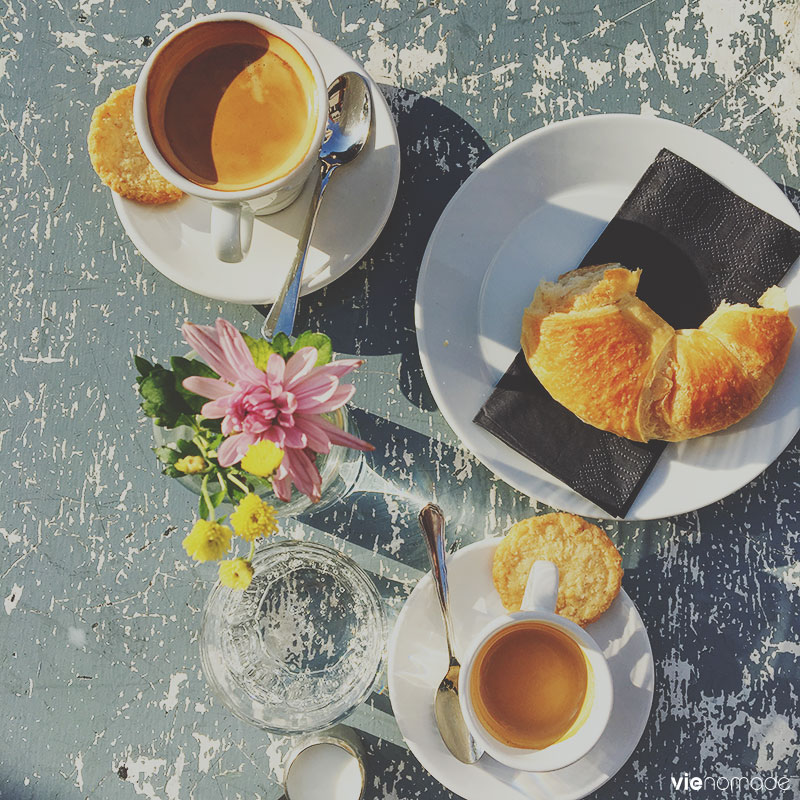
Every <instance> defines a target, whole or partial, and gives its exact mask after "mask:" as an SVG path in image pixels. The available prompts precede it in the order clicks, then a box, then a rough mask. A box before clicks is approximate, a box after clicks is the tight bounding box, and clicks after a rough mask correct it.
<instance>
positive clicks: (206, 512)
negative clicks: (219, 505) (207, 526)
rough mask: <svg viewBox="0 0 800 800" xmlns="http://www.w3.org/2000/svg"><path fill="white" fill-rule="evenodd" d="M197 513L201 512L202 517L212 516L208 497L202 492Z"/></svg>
mask: <svg viewBox="0 0 800 800" xmlns="http://www.w3.org/2000/svg"><path fill="white" fill-rule="evenodd" d="M197 513H198V514H200V519H208V518H209V517H210V516H211V509H210V508H209V507H208V503H206V498H205V497H204V496H203V495H202V494H201V495H200V502H199V503H198V506H197Z"/></svg>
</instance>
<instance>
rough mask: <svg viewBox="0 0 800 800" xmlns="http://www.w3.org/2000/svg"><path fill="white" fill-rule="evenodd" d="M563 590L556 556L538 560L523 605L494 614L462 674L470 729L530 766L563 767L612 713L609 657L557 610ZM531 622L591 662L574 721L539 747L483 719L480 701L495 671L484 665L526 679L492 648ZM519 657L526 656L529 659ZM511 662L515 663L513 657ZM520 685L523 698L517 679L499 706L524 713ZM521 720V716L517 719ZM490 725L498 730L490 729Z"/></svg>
mask: <svg viewBox="0 0 800 800" xmlns="http://www.w3.org/2000/svg"><path fill="white" fill-rule="evenodd" d="M557 595H558V568H557V567H556V566H555V564H553V563H551V562H550V561H537V562H536V563H535V564H534V565H533V568H532V569H531V572H530V575H529V577H528V582H527V585H526V588H525V595H524V597H523V600H522V608H521V610H520V611H518V612H516V613H512V614H506V615H504V616H502V617H499V618H497V619H495V620H493V621H492V622H490V623H489V624H488V625H487V626H486V627H485V628H484V629H483V630H482V631H481V632H480V633H479V634H478V635H477V637H475V639H474V640H473V642H472V644H471V646H470V648H469V651H468V654H467V657H466V658H465V659H464V662H463V665H462V667H461V674H460V677H459V700H460V703H461V711H462V713H463V715H464V721H465V722H466V725H467V728H468V729H469V731H470V733H471V734H472V735H473V737H474V738H475V740H476V741H477V742H478V744H480V745H481V746H482V747H483V748H484V750H485V751H486V752H487V753H488V754H489V755H490V756H491V757H492V758H494V759H495V760H496V761H499V762H500V763H502V764H505V765H506V766H508V767H511V768H512V769H517V770H521V771H525V772H548V771H550V770H555V769H561V768H562V767H566V766H568V765H569V764H572V763H573V762H575V761H577V760H578V759H579V758H582V757H583V756H585V755H586V754H587V753H588V752H589V751H590V750H591V749H592V748H593V747H594V745H595V744H597V742H598V740H599V739H600V737H601V736H602V735H603V731H604V730H605V728H606V726H607V724H608V720H609V717H610V716H611V707H612V703H613V691H614V689H613V683H612V679H611V672H610V670H609V668H608V664H607V662H606V659H605V657H604V656H603V653H602V651H601V650H600V648H599V647H598V645H597V643H596V642H595V641H594V639H592V637H591V636H590V635H589V634H588V633H586V631H584V630H583V629H582V628H581V627H579V626H578V625H576V624H575V623H573V622H571V621H570V620H568V619H565V618H564V617H561V616H559V615H558V614H556V613H555V607H556V597H557ZM525 626H527V629H531V630H532V629H536V630H539V629H540V630H541V633H542V634H543V635H549V636H551V637H554V641H556V644H557V641H563V643H564V644H566V645H567V649H569V650H572V651H574V652H575V653H577V654H579V655H578V656H577V657H578V658H581V659H583V665H585V672H581V674H582V675H584V676H585V690H584V692H583V693H582V694H576V695H575V697H574V704H575V708H576V710H575V711H572V712H571V714H572V716H571V717H570V719H571V722H569V723H568V726H567V728H566V730H564V731H563V732H562V733H560V734H557V738H556V739H555V740H554V741H552V743H549V744H547V745H546V746H541V747H538V748H535V747H521V746H518V745H513V744H510V743H509V742H508V741H503V740H501V738H499V734H497V733H496V731H497V730H499V729H500V728H502V724H503V720H501V719H497V720H495V722H496V723H498V724H492V725H491V726H490V725H489V723H488V722H487V723H486V724H484V722H482V721H481V714H480V713H478V705H479V704H482V703H483V700H482V696H481V691H480V689H481V683H480V681H481V680H486V681H488V680H489V679H490V678H489V676H484V675H483V670H486V669H489V668H490V669H491V670H492V671H496V672H494V674H493V675H492V676H491V677H492V679H498V678H499V679H502V678H504V677H505V678H506V679H508V680H512V679H514V680H520V677H521V676H520V675H519V674H516V675H505V676H504V675H503V669H504V662H503V659H502V652H501V651H494V658H493V660H491V661H489V660H488V659H489V658H491V656H492V654H493V651H492V648H493V646H495V643H497V642H499V641H502V640H503V638H504V637H508V636H510V635H512V634H515V633H519V632H522V631H524V630H525V629H526V628H525ZM564 637H566V640H564ZM543 641H545V640H543ZM573 645H574V647H573ZM542 646H543V647H545V646H547V647H549V648H550V649H549V650H548V651H547V652H548V653H550V652H557V651H556V650H554V649H553V648H552V647H550V645H549V644H548V645H542ZM498 654H499V656H498ZM548 657H549V655H548ZM495 662H497V663H495ZM519 663H523V664H524V663H525V662H524V660H523V661H521V662H519ZM519 663H517V668H519ZM490 664H491V667H489V665H490ZM506 665H507V666H509V668H511V665H510V662H508V663H507V664H506ZM540 677H541V676H540ZM563 677H564V676H563V675H561V674H560V673H559V674H558V675H557V680H556V682H557V683H558V685H559V691H560V689H561V688H563V687H564V686H565V685H567V684H568V683H569V681H565V680H563ZM521 680H530V681H536V680H537V675H536V674H530V675H523V676H522V677H521ZM576 685H577V684H576ZM516 687H518V688H519V689H520V702H523V687H521V686H520V685H519V683H517V684H515V685H513V686H512V687H511V690H510V691H509V690H507V687H506V686H504V687H503V692H502V698H501V700H500V701H498V702H499V704H498V706H497V708H501V707H506V708H508V707H511V710H510V711H509V712H508V713H509V714H511V713H514V714H516V715H517V716H518V712H517V710H516V708H515V707H514V703H515V702H516V698H515V691H516ZM542 690H544V689H542ZM503 704H505V705H503ZM497 708H495V711H496V710H497ZM482 714H483V716H484V718H486V708H482ZM518 722H519V720H518V719H517V721H516V724H518ZM565 724H566V723H565ZM489 727H492V728H493V729H494V731H495V732H493V731H492V730H489ZM529 733H530V735H531V737H530V738H536V735H537V732H536V731H534V730H531V731H530V732H529ZM526 738H529V737H526Z"/></svg>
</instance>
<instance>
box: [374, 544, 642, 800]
mask: <svg viewBox="0 0 800 800" xmlns="http://www.w3.org/2000/svg"><path fill="white" fill-rule="evenodd" d="M498 542H499V540H498V539H488V540H486V541H483V542H476V543H475V544H472V545H469V546H468V547H465V548H463V549H462V550H459V551H458V552H457V553H455V554H454V555H452V556H448V559H447V568H448V584H449V587H450V605H451V612H452V616H453V628H454V631H455V635H456V652H457V655H460V654H461V653H463V650H464V648H466V647H467V646H468V645H469V643H470V641H471V639H472V638H473V637H474V636H476V635H477V634H478V633H479V632H480V630H481V629H482V628H483V627H484V626H485V625H486V624H487V623H488V622H489V621H490V620H491V619H493V618H494V617H497V616H499V615H500V614H503V613H505V612H504V610H503V606H502V604H501V603H500V597H499V596H498V594H497V592H496V591H495V588H494V584H493V583H492V559H493V558H494V551H495V549H496V548H497V544H498ZM586 630H587V631H588V632H589V633H590V634H591V635H592V636H593V637H594V639H595V641H596V642H597V643H598V645H600V647H601V649H602V650H603V653H604V654H605V656H606V658H607V659H608V665H609V667H610V668H611V676H612V679H613V681H614V707H613V710H612V712H611V719H610V720H609V723H608V727H607V728H606V731H605V733H604V734H603V737H602V738H601V739H600V741H599V742H598V743H597V744H596V745H595V746H594V747H593V748H592V750H591V751H590V752H589V753H588V754H587V755H586V756H584V757H583V758H582V759H580V760H579V761H576V762H575V763H574V764H571V765H570V766H568V767H564V769H559V770H555V771H553V772H539V773H530V772H528V773H526V772H518V771H517V770H513V769H510V768H508V767H505V766H503V765H502V764H499V763H498V762H496V761H495V760H494V759H492V758H490V757H489V756H486V755H485V756H483V757H482V758H481V759H480V761H478V763H477V764H462V763H461V762H460V761H458V760H457V759H456V758H454V757H453V756H452V755H451V754H450V752H449V751H448V750H447V748H446V747H445V745H444V743H443V742H442V738H441V736H440V735H439V730H438V728H437V727H436V720H435V718H434V715H433V695H434V691H435V690H436V687H437V686H438V685H439V682H440V681H441V679H442V676H443V675H444V673H445V672H446V671H447V646H446V644H445V639H444V628H443V625H442V616H441V612H440V611H439V602H438V601H437V599H436V594H435V590H434V587H433V581H432V580H431V576H430V573H428V574H427V575H426V576H425V577H424V578H422V580H420V582H419V583H418V584H417V585H416V586H415V587H414V591H413V592H411V595H410V596H409V598H408V600H407V601H406V603H405V605H404V606H403V609H402V611H401V612H400V614H399V616H398V618H397V622H396V623H395V627H394V630H393V631H392V638H391V641H390V642H389V663H388V677H389V697H390V698H391V701H392V710H393V711H394V715H395V718H396V719H397V724H398V726H399V727H400V731H401V733H402V734H403V737H404V738H405V740H406V743H407V744H408V747H409V749H410V750H411V752H412V753H413V754H414V755H415V756H416V757H417V759H418V760H419V762H420V763H421V764H422V766H423V767H425V769H427V770H428V772H430V773H431V775H433V777H434V778H436V779H437V780H438V781H440V782H441V783H443V784H444V785H445V786H446V787H447V788H448V789H450V790H451V791H453V792H456V794H459V795H461V796H462V797H465V798H467V800H523V798H529V799H530V800H578V798H581V797H585V796H586V795H587V794H589V793H591V792H593V791H595V790H596V789H597V788H598V787H600V786H602V785H603V784H604V783H605V782H606V781H607V780H608V779H609V778H611V777H612V776H613V775H614V774H615V773H617V772H618V771H619V770H620V769H621V768H622V766H623V765H624V764H625V762H626V761H627V760H628V759H629V758H630V756H631V754H632V753H633V751H634V750H635V748H636V745H637V744H638V743H639V739H640V738H641V736H642V733H643V732H644V729H645V726H646V725H647V719H648V716H649V715H650V706H651V705H652V702H653V683H654V679H653V672H654V671H653V653H652V650H651V649H650V640H649V639H648V637H647V630H646V629H645V627H644V623H643V622H642V618H641V617H640V616H639V612H638V611H637V610H636V606H635V605H634V604H633V601H632V600H631V599H630V597H628V595H627V594H625V592H624V590H623V591H621V592H620V593H619V596H618V597H617V599H616V600H615V601H614V602H613V603H612V604H611V608H609V609H608V611H606V613H605V614H603V616H602V617H600V619H599V620H598V621H597V622H595V623H593V624H592V625H589V626H588V627H587V628H586Z"/></svg>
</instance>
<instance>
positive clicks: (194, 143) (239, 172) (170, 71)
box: [147, 21, 317, 191]
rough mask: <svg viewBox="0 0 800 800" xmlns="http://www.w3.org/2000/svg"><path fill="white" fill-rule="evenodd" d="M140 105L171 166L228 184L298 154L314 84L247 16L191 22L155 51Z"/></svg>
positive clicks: (284, 170)
mask: <svg viewBox="0 0 800 800" xmlns="http://www.w3.org/2000/svg"><path fill="white" fill-rule="evenodd" d="M147 110H148V117H149V120H150V127H151V131H152V133H153V138H154V140H155V142H156V146H157V147H158V149H159V150H160V151H161V153H162V155H163V156H164V158H165V159H166V161H167V162H168V163H169V164H170V166H171V167H172V168H173V169H174V170H175V171H176V172H179V173H180V174H181V175H183V176H184V177H185V178H187V179H188V180H190V181H192V182H193V183H196V184H198V185H200V186H205V187H208V188H211V189H217V190H221V191H238V190H242V189H251V188H254V187H257V186H261V185H262V184H265V183H269V182H270V181H273V180H276V179H277V178H281V177H283V176H284V175H286V174H288V173H289V172H291V171H292V169H294V167H296V166H297V165H298V164H299V163H300V162H301V161H302V160H303V158H304V157H305V156H306V154H307V153H308V150H309V148H310V146H311V143H312V141H313V139H314V133H315V129H316V125H317V107H316V84H315V81H314V76H313V74H312V72H311V70H310V69H309V67H308V65H307V64H306V63H305V61H303V59H302V57H301V56H300V54H299V53H298V52H297V51H296V50H295V49H294V48H293V47H292V46H291V45H290V44H289V43H288V42H286V41H284V40H283V39H281V38H279V37H277V36H274V35H273V34H271V33H268V32H267V31H265V30H263V29H261V28H259V27H257V26H255V25H251V24H250V23H247V22H239V21H222V22H207V23H200V24H199V25H196V26H194V27H192V28H190V29H189V30H187V31H185V32H184V33H182V34H180V35H179V36H177V37H175V39H173V40H172V41H171V42H170V43H169V44H168V45H167V46H166V47H165V48H164V50H163V51H162V52H161V53H160V54H159V55H158V57H157V59H156V61H155V63H154V64H153V67H152V70H151V72H150V78H149V81H148V92H147Z"/></svg>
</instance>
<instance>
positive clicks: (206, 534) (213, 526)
mask: <svg viewBox="0 0 800 800" xmlns="http://www.w3.org/2000/svg"><path fill="white" fill-rule="evenodd" d="M232 535H233V534H232V532H231V529H230V528H226V527H225V526H224V525H220V524H219V523H218V522H209V521H208V520H205V519H199V520H197V522H195V524H194V526H193V527H192V530H191V531H190V532H189V534H188V535H187V536H186V538H185V539H184V540H183V549H184V550H185V551H186V552H187V554H188V555H190V556H191V557H192V558H193V559H194V560H195V561H216V560H217V559H218V558H222V556H224V555H225V553H227V552H228V550H229V549H230V546H231V536H232Z"/></svg>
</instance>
